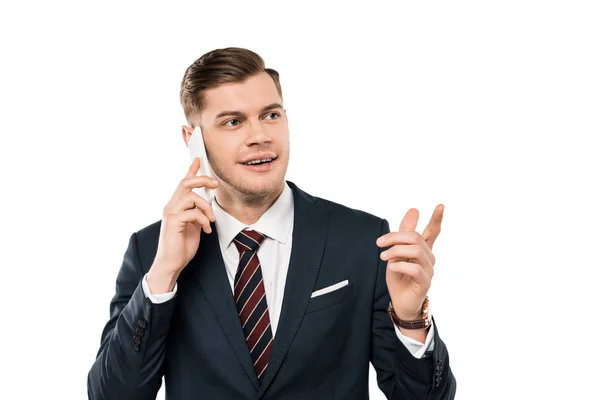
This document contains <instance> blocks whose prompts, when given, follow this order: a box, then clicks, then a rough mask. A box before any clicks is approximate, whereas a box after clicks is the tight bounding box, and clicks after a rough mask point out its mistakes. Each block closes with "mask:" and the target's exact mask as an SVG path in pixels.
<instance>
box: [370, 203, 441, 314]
mask: <svg viewBox="0 0 600 400" xmlns="http://www.w3.org/2000/svg"><path fill="white" fill-rule="evenodd" d="M443 215H444V205H443V204H439V205H438V206H437V207H436V208H435V210H434V211H433V215H432V217H431V220H430V221H429V224H428V225H427V227H426V228H425V229H424V230H423V235H420V234H419V233H418V232H416V231H415V229H416V228H417V222H418V220H419V210H417V209H416V208H411V209H410V210H408V212H407V213H406V215H405V216H404V218H403V219H402V222H401V223H400V230H399V231H398V232H390V233H387V234H385V235H383V236H381V237H380V238H378V239H377V246H379V247H389V246H392V247H391V248H389V249H388V250H386V251H384V252H383V253H381V259H382V260H384V261H387V262H388V264H387V270H386V282H387V287H388V292H389V293H390V298H391V300H392V305H393V306H394V311H395V313H396V315H397V316H398V318H400V319H402V320H408V321H411V320H416V319H420V318H421V315H422V313H421V307H422V305H423V301H425V296H426V295H427V292H428V291H429V287H430V286H431V279H432V278H433V266H434V264H435V257H434V256H433V253H432V252H431V249H432V248H433V243H434V242H435V240H436V239H437V237H438V235H439V234H440V231H441V227H442V217H443ZM382 239H383V241H382Z"/></svg>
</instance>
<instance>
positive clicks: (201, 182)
mask: <svg viewBox="0 0 600 400" xmlns="http://www.w3.org/2000/svg"><path fill="white" fill-rule="evenodd" d="M219 185H220V183H219V181H218V180H216V179H212V178H211V177H210V176H207V175H200V176H193V177H186V178H183V179H182V180H181V181H180V182H179V185H178V186H177V189H175V193H174V194H173V198H178V197H181V196H183V195H184V194H186V193H189V192H190V191H191V190H192V189H193V188H201V187H208V188H211V189H216V188H218V187H219Z"/></svg>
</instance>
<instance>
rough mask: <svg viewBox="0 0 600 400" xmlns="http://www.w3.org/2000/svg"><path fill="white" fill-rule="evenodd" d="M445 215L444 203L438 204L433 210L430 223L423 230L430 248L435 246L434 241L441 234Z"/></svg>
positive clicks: (424, 237)
mask: <svg viewBox="0 0 600 400" xmlns="http://www.w3.org/2000/svg"><path fill="white" fill-rule="evenodd" d="M443 217H444V205H443V204H438V205H437V207H436V208H435V210H433V215H432V216H431V220H430V221H429V224H427V226H426V227H425V229H424V230H423V234H422V235H421V236H423V239H425V242H426V243H427V244H428V245H429V248H433V243H434V242H435V240H436V239H437V237H438V236H439V234H440V232H441V230H442V218H443Z"/></svg>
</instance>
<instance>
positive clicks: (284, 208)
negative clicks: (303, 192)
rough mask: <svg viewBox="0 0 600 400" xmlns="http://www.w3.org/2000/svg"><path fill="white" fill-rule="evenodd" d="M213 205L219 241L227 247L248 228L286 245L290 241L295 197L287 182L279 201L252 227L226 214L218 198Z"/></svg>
mask: <svg viewBox="0 0 600 400" xmlns="http://www.w3.org/2000/svg"><path fill="white" fill-rule="evenodd" d="M212 205H213V212H214V214H215V225H216V228H217V234H218V235H219V239H220V240H221V241H223V242H224V243H225V247H227V246H228V245H229V244H231V241H232V240H233V238H235V237H236V235H237V234H238V233H240V231H242V230H244V229H246V228H249V229H252V230H255V231H258V232H260V233H262V234H264V235H266V236H268V237H270V238H271V239H275V240H277V241H278V242H281V243H282V244H285V243H286V242H287V241H288V239H289V236H290V227H291V224H292V220H293V216H294V195H293V193H292V189H291V188H290V187H289V186H288V184H287V182H285V185H284V187H283V192H282V193H281V194H280V195H279V197H278V198H277V200H275V202H274V203H273V204H272V205H271V207H269V209H268V210H267V211H266V212H265V213H264V214H263V215H262V216H261V217H260V218H259V220H258V221H256V223H254V224H252V225H246V224H244V223H243V222H240V221H239V220H238V219H237V218H235V217H233V216H231V215H230V214H228V213H227V212H225V210H223V209H222V208H221V206H220V205H219V203H217V200H216V198H215V199H214V201H213V202H212Z"/></svg>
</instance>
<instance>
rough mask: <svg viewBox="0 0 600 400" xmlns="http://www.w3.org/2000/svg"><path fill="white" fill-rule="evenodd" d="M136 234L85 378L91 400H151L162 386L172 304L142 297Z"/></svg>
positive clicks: (119, 274) (126, 252)
mask: <svg viewBox="0 0 600 400" xmlns="http://www.w3.org/2000/svg"><path fill="white" fill-rule="evenodd" d="M143 276H144V274H143V272H142V267H141V263H140V257H139V253H138V241H137V235H136V233H133V234H132V235H131V237H130V239H129V245H128V247H127V250H126V251H125V255H124V258H123V263H122V265H121V269H120V270H119V273H118V276H117V282H116V292H115V295H114V296H113V298H112V300H111V302H110V318H109V320H108V322H107V323H106V325H105V326H104V329H103V331H102V337H101V344H100V349H99V351H98V354H97V356H96V360H95V361H94V364H93V365H92V368H91V369H90V371H89V373H88V382H87V386H88V398H89V399H90V400H108V399H110V400H120V399H128V400H129V399H155V398H156V394H157V392H158V390H159V389H160V386H161V384H162V375H163V360H164V357H165V345H166V338H167V333H168V331H169V326H170V322H171V316H172V314H173V309H174V304H175V300H174V299H171V300H170V301H167V302H165V303H161V304H154V303H152V302H151V301H150V299H148V298H147V297H146V296H145V295H144V291H143V288H142V283H141V282H142V278H143Z"/></svg>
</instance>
